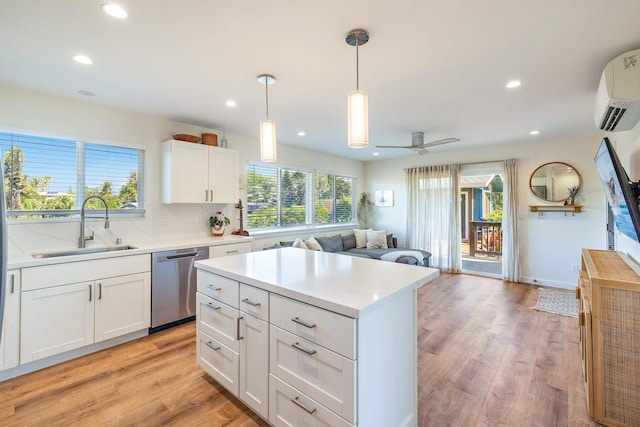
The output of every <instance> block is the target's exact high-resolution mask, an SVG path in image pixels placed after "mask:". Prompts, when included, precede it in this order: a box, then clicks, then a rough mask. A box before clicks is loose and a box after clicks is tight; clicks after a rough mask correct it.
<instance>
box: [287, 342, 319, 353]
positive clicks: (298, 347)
mask: <svg viewBox="0 0 640 427" xmlns="http://www.w3.org/2000/svg"><path fill="white" fill-rule="evenodd" d="M291 347H293V348H295V349H297V350H300V351H303V352H305V353H307V354H308V355H309V356H313V355H314V354H316V353H317V351H316V350H308V349H306V348H304V347H303V346H301V345H300V343H297V342H294V343H293V344H291Z"/></svg>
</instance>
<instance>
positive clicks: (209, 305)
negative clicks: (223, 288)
mask: <svg viewBox="0 0 640 427" xmlns="http://www.w3.org/2000/svg"><path fill="white" fill-rule="evenodd" d="M207 307H209V308H211V309H213V310H220V308H222V307H221V306H218V307H216V306H215V305H213V304H211V303H210V302H208V303H207Z"/></svg>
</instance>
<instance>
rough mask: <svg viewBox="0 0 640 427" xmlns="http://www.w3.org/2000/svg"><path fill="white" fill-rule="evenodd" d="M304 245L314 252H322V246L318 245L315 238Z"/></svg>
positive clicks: (306, 241)
mask: <svg viewBox="0 0 640 427" xmlns="http://www.w3.org/2000/svg"><path fill="white" fill-rule="evenodd" d="M304 244H305V245H307V249H311V250H312V251H320V252H322V246H320V243H318V241H317V240H316V239H315V237H313V236H311V237H309V238H308V239H307V240H305V242H304Z"/></svg>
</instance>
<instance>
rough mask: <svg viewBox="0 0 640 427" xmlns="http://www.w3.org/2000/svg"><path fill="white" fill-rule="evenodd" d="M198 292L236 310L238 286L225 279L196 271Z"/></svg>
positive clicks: (233, 281)
mask: <svg viewBox="0 0 640 427" xmlns="http://www.w3.org/2000/svg"><path fill="white" fill-rule="evenodd" d="M197 277H198V292H200V293H202V294H204V295H207V296H209V297H211V298H213V299H216V300H218V301H222V302H223V303H225V304H227V305H230V306H231V307H234V308H238V299H239V296H240V284H239V283H238V282H237V281H235V280H231V279H227V278H226V277H222V276H218V275H216V274H213V273H208V272H206V271H202V270H198V276H197Z"/></svg>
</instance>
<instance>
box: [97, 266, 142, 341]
mask: <svg viewBox="0 0 640 427" xmlns="http://www.w3.org/2000/svg"><path fill="white" fill-rule="evenodd" d="M96 286H97V290H96V292H97V295H96V299H95V337H94V338H95V342H100V341H104V340H108V339H111V338H115V337H119V336H121V335H125V334H128V333H130V332H135V331H139V330H141V329H144V328H148V327H149V319H150V318H151V279H150V277H149V273H139V274H130V275H127V276H121V277H112V278H108V279H102V280H98V281H96Z"/></svg>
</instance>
